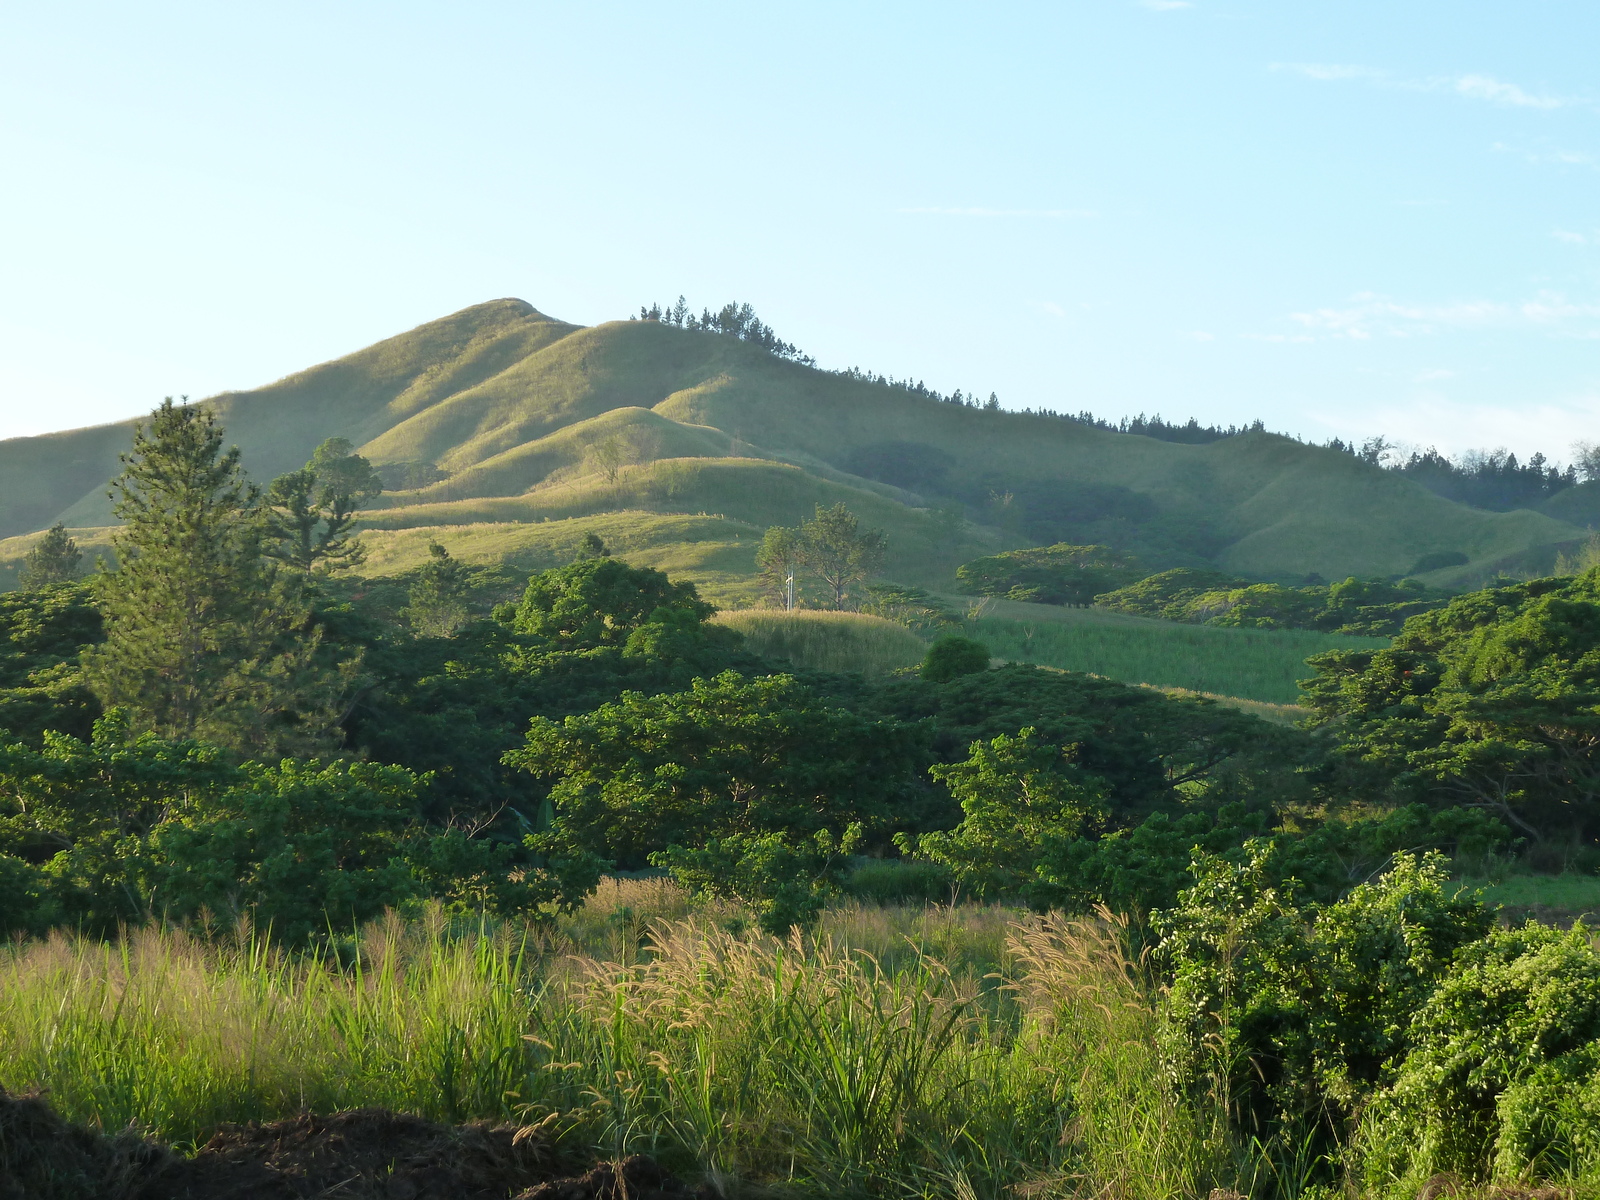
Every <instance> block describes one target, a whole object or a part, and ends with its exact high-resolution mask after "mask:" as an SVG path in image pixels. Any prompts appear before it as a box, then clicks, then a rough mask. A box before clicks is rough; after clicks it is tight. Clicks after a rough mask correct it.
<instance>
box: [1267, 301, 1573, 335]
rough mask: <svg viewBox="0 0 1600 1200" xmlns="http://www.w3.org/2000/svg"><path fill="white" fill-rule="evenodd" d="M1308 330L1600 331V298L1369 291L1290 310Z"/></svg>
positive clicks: (1335, 332) (1313, 332)
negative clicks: (1433, 300)
mask: <svg viewBox="0 0 1600 1200" xmlns="http://www.w3.org/2000/svg"><path fill="white" fill-rule="evenodd" d="M1289 320H1290V321H1292V322H1294V324H1295V325H1297V326H1299V327H1300V329H1301V330H1303V331H1305V333H1306V334H1308V335H1313V336H1315V337H1318V338H1348V339H1351V340H1354V341H1366V340H1368V339H1370V338H1373V337H1397V338H1403V337H1423V336H1427V335H1430V334H1437V333H1446V332H1455V331H1460V330H1469V329H1517V328H1522V329H1537V330H1542V331H1544V332H1546V333H1548V334H1551V335H1553V336H1557V337H1573V338H1584V339H1587V338H1591V337H1600V325H1596V324H1595V323H1596V322H1600V304H1584V303H1579V302H1575V301H1572V300H1568V299H1567V298H1566V297H1565V296H1562V295H1559V294H1557V293H1543V294H1541V295H1539V296H1536V297H1534V298H1533V299H1530V300H1522V301H1518V302H1515V303H1507V302H1505V301H1499V300H1460V301H1455V302H1453V303H1449V304H1406V303H1402V302H1400V301H1396V300H1392V299H1389V298H1388V297H1385V296H1379V295H1375V294H1373V293H1370V292H1366V293H1362V294H1360V295H1357V296H1354V297H1352V298H1351V303H1349V304H1347V305H1344V306H1342V307H1326V308H1316V309H1311V310H1309V311H1307V312H1296V313H1290V314H1289Z"/></svg>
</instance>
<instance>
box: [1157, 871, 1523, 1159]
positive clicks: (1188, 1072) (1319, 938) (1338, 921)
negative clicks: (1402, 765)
mask: <svg viewBox="0 0 1600 1200" xmlns="http://www.w3.org/2000/svg"><path fill="white" fill-rule="evenodd" d="M1250 849H1251V850H1252V853H1251V856H1250V858H1249V861H1247V862H1245V863H1243V864H1239V865H1236V864H1233V863H1229V862H1226V861H1224V860H1223V859H1221V858H1217V857H1214V856H1209V855H1206V856H1200V857H1198V858H1197V860H1196V864H1195V874H1196V881H1195V885H1194V886H1193V887H1192V888H1190V889H1189V890H1188V891H1186V892H1184V893H1183V895H1182V896H1180V897H1179V901H1178V905H1177V907H1176V908H1174V909H1173V910H1172V911H1170V912H1168V913H1166V914H1164V915H1163V916H1162V918H1161V920H1160V922H1159V928H1160V930H1161V933H1162V941H1161V945H1160V950H1159V958H1160V959H1161V960H1162V962H1163V964H1164V965H1165V966H1166V967H1167V969H1168V970H1169V971H1170V972H1171V978H1172V986H1171V989H1170V991H1169V992H1168V995H1167V998H1166V1001H1165V1004H1164V1008H1163V1025H1162V1030H1161V1037H1162V1043H1163V1046H1164V1048H1165V1050H1166V1054H1167V1061H1168V1063H1169V1064H1170V1069H1171V1070H1172V1071H1173V1073H1174V1076H1175V1077H1176V1079H1177V1080H1178V1082H1179V1083H1180V1084H1181V1085H1182V1086H1183V1087H1184V1088H1186V1089H1187V1090H1189V1091H1190V1092H1191V1094H1194V1095H1196V1096H1199V1095H1204V1094H1207V1093H1215V1092H1217V1091H1221V1092H1222V1094H1224V1095H1226V1096H1227V1097H1228V1101H1229V1111H1230V1112H1232V1113H1234V1114H1235V1120H1236V1121H1237V1123H1238V1124H1239V1125H1240V1126H1241V1127H1242V1130H1241V1131H1242V1132H1243V1133H1244V1134H1245V1135H1246V1136H1250V1137H1261V1138H1267V1137H1278V1138H1283V1137H1285V1135H1290V1136H1293V1135H1296V1133H1297V1132H1298V1135H1299V1136H1301V1137H1315V1136H1318V1131H1320V1139H1319V1140H1325V1139H1327V1138H1328V1137H1329V1135H1330V1134H1331V1135H1335V1136H1336V1135H1337V1133H1338V1132H1341V1131H1342V1130H1343V1128H1344V1126H1345V1124H1346V1122H1347V1121H1348V1120H1349V1119H1350V1117H1351V1116H1352V1115H1353V1114H1354V1113H1355V1112H1356V1111H1357V1110H1358V1109H1359V1107H1360V1105H1361V1104H1362V1102H1363V1101H1364V1100H1365V1099H1366V1098H1367V1097H1369V1096H1370V1095H1371V1094H1372V1093H1373V1092H1374V1091H1375V1090H1376V1088H1377V1087H1378V1085H1379V1083H1380V1082H1381V1081H1382V1080H1383V1078H1384V1076H1385V1074H1386V1072H1387V1071H1389V1070H1391V1069H1392V1068H1393V1067H1394V1066H1395V1065H1396V1064H1397V1063H1398V1062H1400V1060H1401V1059H1402V1058H1403V1057H1404V1056H1405V1054H1406V1052H1407V1051H1408V1050H1409V1049H1410V1048H1411V1046H1412V1044H1413V1040H1414V1039H1417V1038H1420V1037H1422V1036H1423V1035H1422V1034H1421V1033H1420V1030H1421V1029H1422V1028H1425V1027H1424V1026H1419V1025H1418V1024H1417V1023H1415V1022H1413V1021H1412V1019H1411V1018H1412V1014H1413V1013H1414V1012H1415V1011H1416V1010H1417V1009H1418V1008H1419V1007H1420V1006H1422V1005H1423V1004H1424V1002H1426V1001H1428V998H1429V996H1430V995H1431V994H1432V992H1433V989H1434V987H1435V986H1436V985H1437V984H1438V983H1439V981H1440V980H1441V979H1442V978H1443V977H1444V975H1445V972H1446V970H1447V969H1448V968H1449V965H1450V962H1451V960H1452V958H1453V957H1454V956H1455V954H1456V952H1457V951H1458V950H1460V948H1461V947H1463V946H1465V945H1467V944H1468V943H1470V942H1473V941H1475V940H1477V939H1478V938H1481V937H1483V936H1484V934H1485V933H1486V932H1487V931H1488V928H1489V924H1490V920H1491V918H1490V914H1489V912H1488V910H1487V909H1486V908H1485V907H1484V906H1483V905H1482V904H1481V903H1480V902H1479V901H1478V900H1477V899H1476V898H1475V897H1463V896H1461V895H1458V894H1456V891H1457V890H1456V889H1455V888H1453V887H1451V886H1450V883H1449V874H1448V872H1447V871H1446V869H1445V864H1444V859H1443V856H1442V855H1439V854H1436V853H1435V854H1430V855H1427V856H1425V857H1424V858H1422V859H1420V860H1419V859H1416V858H1414V857H1413V856H1411V855H1409V854H1397V855H1396V856H1395V865H1394V867H1393V869H1391V870H1390V871H1389V872H1388V873H1387V874H1385V875H1384V876H1382V877H1381V878H1380V879H1378V880H1377V881H1376V882H1374V883H1368V884H1362V885H1361V886H1360V887H1358V888H1356V889H1355V890H1354V891H1352V892H1351V893H1350V894H1349V895H1348V896H1346V897H1345V898H1344V899H1343V900H1340V901H1339V902H1338V903H1336V904H1332V905H1329V906H1328V907H1326V908H1318V907H1317V906H1314V905H1301V904H1299V903H1297V902H1296V898H1295V888H1294V885H1293V883H1292V881H1291V882H1289V883H1286V884H1284V885H1283V886H1281V887H1276V886H1273V872H1272V871H1271V870H1270V867H1269V863H1268V855H1269V846H1268V845H1267V844H1266V843H1262V842H1257V843H1254V844H1252V846H1251V847H1250ZM1480 1028H1486V1027H1480ZM1486 1036H1493V1035H1492V1034H1487V1035H1486ZM1447 1053H1448V1052H1447ZM1326 1148H1327V1149H1331V1148H1332V1147H1331V1146H1328V1147H1326Z"/></svg>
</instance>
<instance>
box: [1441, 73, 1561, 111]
mask: <svg viewBox="0 0 1600 1200" xmlns="http://www.w3.org/2000/svg"><path fill="white" fill-rule="evenodd" d="M1456 91H1457V92H1458V93H1460V94H1461V95H1463V96H1470V97H1471V98H1472V99H1474V100H1488V101H1490V102H1491V103H1494V104H1509V105H1510V106H1511V107H1513V108H1561V107H1563V106H1564V105H1566V104H1568V103H1570V101H1567V100H1560V99H1557V98H1556V97H1555V96H1535V95H1532V94H1530V93H1528V92H1525V91H1523V90H1522V89H1521V88H1519V87H1518V86H1517V85H1516V84H1514V83H1502V82H1501V81H1500V80H1498V79H1491V78H1489V76H1487V75H1463V76H1462V77H1461V78H1460V79H1458V80H1456Z"/></svg>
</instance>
